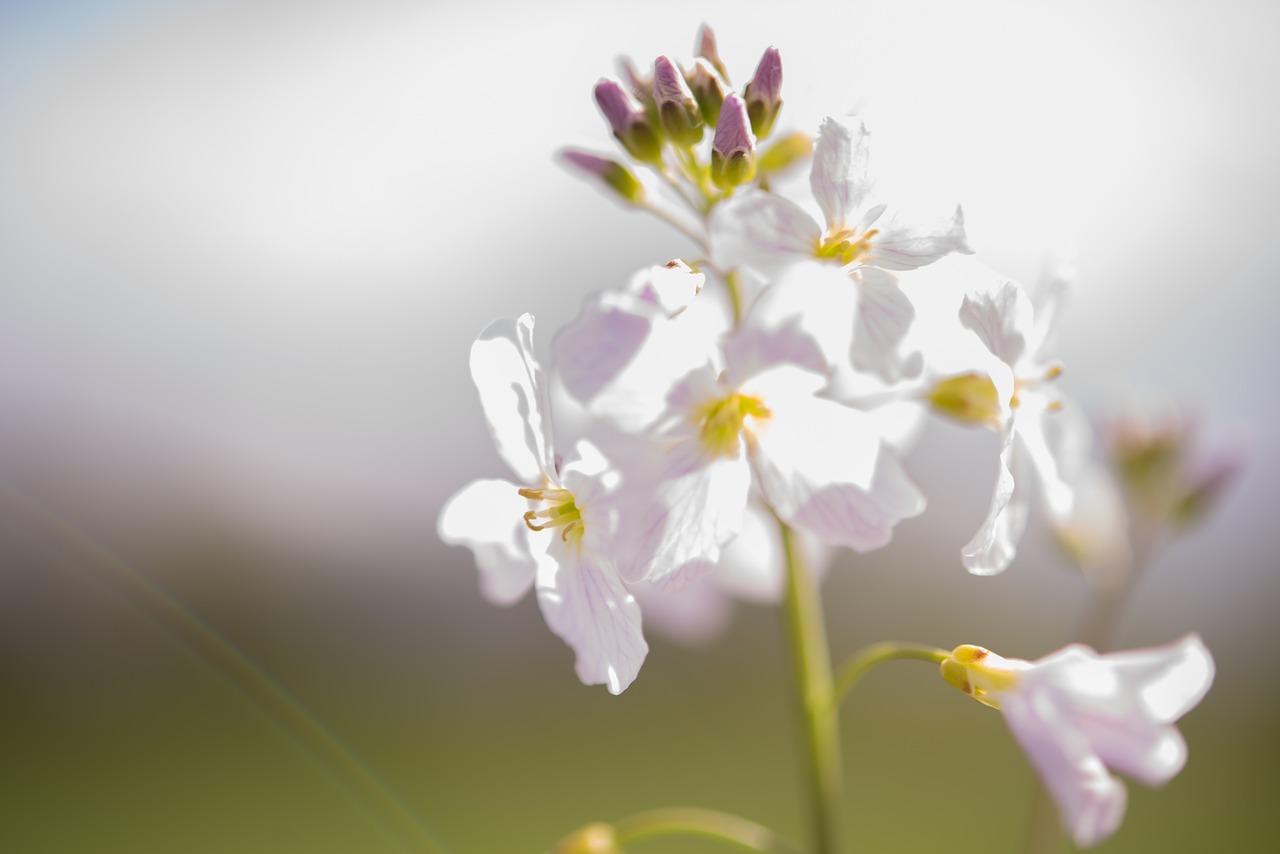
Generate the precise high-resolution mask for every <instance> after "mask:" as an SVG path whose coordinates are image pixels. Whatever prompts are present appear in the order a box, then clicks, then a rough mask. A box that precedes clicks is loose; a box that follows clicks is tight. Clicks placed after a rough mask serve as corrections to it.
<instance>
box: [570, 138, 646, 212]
mask: <svg viewBox="0 0 1280 854" xmlns="http://www.w3.org/2000/svg"><path fill="white" fill-rule="evenodd" d="M560 156H561V158H562V159H563V160H564V162H565V163H567V164H569V165H570V166H571V167H573V168H574V169H576V170H577V171H579V172H581V173H583V174H584V175H587V176H588V177H590V178H591V179H594V180H596V181H600V182H601V183H603V184H604V185H605V187H607V188H608V189H609V190H611V191H612V192H614V193H617V194H618V195H619V196H621V197H622V199H623V201H625V202H627V203H628V204H633V205H636V204H639V203H640V202H642V201H644V185H642V184H641V183H640V179H639V178H637V177H636V176H635V173H633V172H632V171H631V170H630V169H628V168H627V167H626V166H623V165H622V164H621V163H619V162H618V161H616V160H611V159H610V158H608V157H601V156H600V155H598V154H592V153H591V152H589V151H578V150H576V149H572V148H569V149H565V150H564V151H562V152H561V153H560Z"/></svg>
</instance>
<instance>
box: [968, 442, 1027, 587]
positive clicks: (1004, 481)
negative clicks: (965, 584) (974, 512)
mask: <svg viewBox="0 0 1280 854" xmlns="http://www.w3.org/2000/svg"><path fill="white" fill-rule="evenodd" d="M1029 476H1030V470H1029V466H1028V465H1027V463H1026V458H1025V454H1024V453H1023V451H1022V446H1021V445H1020V444H1019V443H1018V441H1017V439H1016V437H1015V436H1014V434H1013V432H1012V431H1009V432H1007V433H1006V436H1005V440H1004V448H1003V449H1002V450H1001V451H1000V472H999V475H998V476H997V478H996V488H995V492H994V493H992V496H991V507H990V509H989V510H988V511H987V518H986V520H984V521H983V523H982V527H981V528H979V529H978V532H977V533H976V534H974V535H973V539H971V540H970V541H969V542H968V543H966V544H965V546H964V548H963V549H961V550H960V556H961V559H962V560H963V562H964V566H965V568H966V569H967V570H969V571H970V572H972V573H973V574H974V575H995V574H997V573H1000V572H1004V570H1005V569H1007V568H1008V566H1009V564H1010V563H1012V562H1013V558H1014V555H1016V554H1017V551H1018V540H1019V539H1021V538H1022V531H1023V529H1024V528H1026V526H1027V507H1028V505H1029V503H1030V498H1031V490H1030V488H1029V487H1030V484H1029V483H1028V478H1029Z"/></svg>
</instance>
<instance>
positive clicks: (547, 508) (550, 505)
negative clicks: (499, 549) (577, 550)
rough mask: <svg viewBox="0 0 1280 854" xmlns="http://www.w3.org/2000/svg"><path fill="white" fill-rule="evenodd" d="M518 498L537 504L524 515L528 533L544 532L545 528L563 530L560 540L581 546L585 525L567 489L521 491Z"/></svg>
mask: <svg viewBox="0 0 1280 854" xmlns="http://www.w3.org/2000/svg"><path fill="white" fill-rule="evenodd" d="M520 496H521V497H522V498H527V499H529V500H530V501H536V502H538V504H539V505H541V506H539V507H538V508H537V509H535V510H530V511H529V512H527V513H525V514H524V523H525V524H526V525H528V526H529V530H530V531H545V530H546V529H547V528H563V529H564V530H563V531H561V532H560V539H562V540H564V541H565V542H566V543H568V544H569V545H571V546H580V545H581V544H582V534H583V532H584V530H585V525H584V524H583V521H582V511H580V510H579V509H578V505H576V504H574V503H573V493H572V492H570V491H569V490H567V489H555V488H545V489H521V490H520Z"/></svg>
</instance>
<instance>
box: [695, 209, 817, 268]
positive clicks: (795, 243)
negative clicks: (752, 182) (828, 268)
mask: <svg viewBox="0 0 1280 854" xmlns="http://www.w3.org/2000/svg"><path fill="white" fill-rule="evenodd" d="M710 230H711V245H712V247H713V250H714V254H715V259H716V263H717V265H718V266H719V267H721V268H722V269H726V270H728V269H733V268H734V267H740V266H743V265H748V266H751V267H754V268H755V269H756V270H758V271H759V272H761V273H763V274H765V275H766V276H772V275H775V274H776V273H778V272H779V271H781V270H782V269H784V268H785V267H787V266H788V265H790V264H795V263H798V262H800V261H803V260H805V259H807V258H812V257H813V254H814V252H815V251H816V250H817V246H818V240H819V239H820V238H821V237H822V226H820V225H819V224H818V223H817V222H815V221H814V219H813V217H811V216H809V214H808V213H806V212H805V210H804V209H803V208H801V207H800V206H799V205H797V204H795V203H794V202H790V201H788V200H786V199H784V198H782V197H781V196H775V195H773V194H771V193H743V194H742V195H741V196H734V197H733V198H732V199H730V200H729V201H728V202H725V203H724V204H722V205H720V206H718V207H717V208H716V212H715V214H713V215H712V218H711V228H710Z"/></svg>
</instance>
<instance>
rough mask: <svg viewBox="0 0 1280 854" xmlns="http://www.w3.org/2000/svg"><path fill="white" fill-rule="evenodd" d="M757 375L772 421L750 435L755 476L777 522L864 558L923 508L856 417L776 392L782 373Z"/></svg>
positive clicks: (826, 403) (862, 417)
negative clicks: (754, 447) (753, 438)
mask: <svg viewBox="0 0 1280 854" xmlns="http://www.w3.org/2000/svg"><path fill="white" fill-rule="evenodd" d="M771 373H772V376H762V377H761V378H760V380H761V381H760V382H759V383H754V382H753V383H752V384H750V385H749V386H748V387H745V388H744V391H746V390H748V389H751V391H752V393H754V392H755V390H756V389H757V388H761V387H765V386H766V385H767V384H773V385H774V386H775V388H774V393H770V392H769V391H768V390H766V391H764V393H762V394H761V399H763V400H764V401H765V402H766V405H768V406H769V407H770V408H771V410H772V412H773V417H772V418H770V419H769V420H768V421H767V422H765V425H764V427H763V428H762V429H761V430H760V431H759V432H758V434H757V442H758V447H757V452H756V453H755V455H754V462H755V465H756V473H757V475H758V476H759V478H760V485H761V488H762V489H763V491H764V494H765V497H766V498H767V499H768V501H769V503H770V504H771V505H772V506H773V508H774V510H775V511H777V513H778V515H779V516H780V517H782V519H783V520H785V521H787V522H788V523H790V524H793V525H795V526H797V527H799V528H803V529H804V530H807V531H809V532H810V533H812V534H814V535H815V536H817V537H818V538H820V539H821V540H822V541H823V542H825V543H828V544H830V545H835V546H847V547H849V548H851V549H854V550H855V551H859V552H866V551H870V550H872V549H877V548H880V547H881V546H884V545H886V544H887V543H888V542H889V540H890V539H891V538H892V536H893V527H894V526H895V525H896V524H897V523H898V522H900V521H901V520H903V519H906V518H909V517H911V516H916V515H918V514H919V513H921V512H922V511H923V510H924V503H925V502H924V496H922V495H921V494H920V491H919V490H918V489H917V488H916V486H915V484H913V483H912V482H911V480H910V478H908V477H907V474H906V472H905V471H904V470H903V468H902V465H901V463H899V462H898V460H897V459H896V458H895V457H894V456H893V455H892V454H891V453H889V452H888V451H887V450H886V449H885V448H884V446H883V443H882V442H881V440H880V435H879V433H878V432H877V431H876V430H875V426H874V422H873V421H872V419H871V418H870V417H869V416H868V415H867V414H866V413H864V412H859V411H858V410H856V409H851V408H849V407H847V406H844V405H842V404H839V403H836V402H834V401H830V400H823V399H820V398H815V397H812V396H807V397H806V396H803V395H799V394H797V395H794V396H793V397H791V398H790V399H788V397H787V395H785V394H778V393H777V387H776V385H777V383H778V381H782V382H786V383H788V384H789V385H790V381H789V380H787V379H786V375H787V374H790V373H799V372H795V371H791V370H787V369H780V370H777V371H774V372H771Z"/></svg>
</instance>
